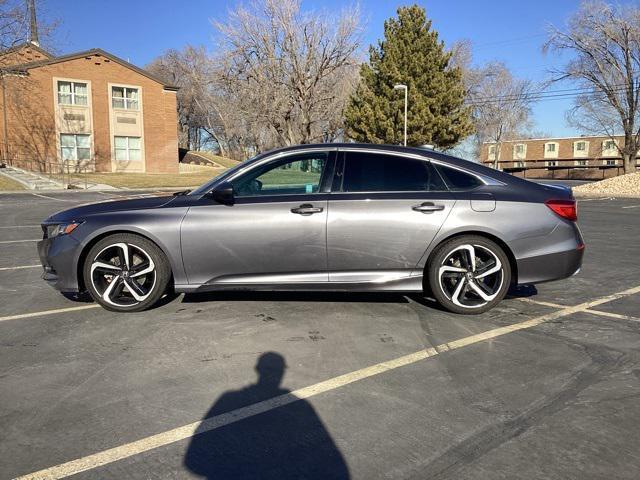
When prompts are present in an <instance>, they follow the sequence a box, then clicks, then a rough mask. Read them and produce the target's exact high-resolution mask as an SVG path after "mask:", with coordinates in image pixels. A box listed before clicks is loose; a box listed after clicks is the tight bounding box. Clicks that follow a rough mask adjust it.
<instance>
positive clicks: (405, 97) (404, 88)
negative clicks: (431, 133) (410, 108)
mask: <svg viewBox="0 0 640 480" xmlns="http://www.w3.org/2000/svg"><path fill="white" fill-rule="evenodd" d="M393 89H394V90H404V146H405V147H406V146H407V104H408V98H407V97H408V95H407V93H408V91H409V88H408V87H407V86H406V85H403V84H401V83H399V84H397V85H394V86H393Z"/></svg>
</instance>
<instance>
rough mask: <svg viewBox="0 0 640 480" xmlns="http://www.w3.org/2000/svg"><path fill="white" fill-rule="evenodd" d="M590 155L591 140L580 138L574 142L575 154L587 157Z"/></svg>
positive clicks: (575, 155)
mask: <svg viewBox="0 0 640 480" xmlns="http://www.w3.org/2000/svg"><path fill="white" fill-rule="evenodd" d="M588 155H589V142H587V141H586V140H578V141H577V142H573V156H574V157H578V158H585V157H587V156H588Z"/></svg>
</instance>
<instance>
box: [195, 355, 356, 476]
mask: <svg viewBox="0 0 640 480" xmlns="http://www.w3.org/2000/svg"><path fill="white" fill-rule="evenodd" d="M255 368H256V371H257V373H258V381H257V382H256V383H255V384H251V385H248V386H246V387H244V388H242V389H240V390H235V391H229V392H225V393H223V394H222V395H221V396H220V397H219V398H218V399H217V400H216V402H215V403H214V404H213V406H212V407H211V409H210V410H209V411H208V412H207V414H206V415H205V417H204V420H203V422H205V423H203V425H205V424H206V422H207V419H209V420H208V421H209V422H211V420H210V419H211V418H212V417H216V416H219V415H222V414H224V413H227V412H230V411H232V410H236V409H239V408H242V407H248V406H250V405H254V404H256V403H258V402H263V401H267V400H269V399H273V398H275V397H280V396H285V397H286V396H288V395H292V394H291V392H290V391H289V390H287V389H284V388H282V387H281V386H280V384H281V382H282V378H283V377H284V372H285V368H286V365H285V360H284V357H283V356H282V355H280V354H278V353H274V352H268V353H264V354H263V355H261V356H260V358H259V359H258V362H257V364H256V367H255ZM293 400H294V401H291V399H290V398H289V399H287V402H290V403H288V404H286V405H283V406H280V407H277V408H274V409H272V410H268V411H265V412H264V413H260V414H257V415H254V416H251V417H249V418H245V419H243V420H240V421H237V422H235V423H231V424H228V425H225V426H223V427H220V428H214V429H208V428H206V427H205V428H204V430H207V429H208V430H209V431H203V432H201V433H197V434H196V435H195V436H194V437H193V438H192V440H191V443H190V444H189V447H188V449H187V453H186V455H185V458H184V465H185V466H186V467H187V468H188V469H189V470H190V471H191V472H193V473H194V474H197V475H199V476H201V477H204V478H207V479H249V478H251V479H256V478H260V479H289V478H296V479H298V478H304V479H318V480H319V479H348V478H349V470H348V467H347V464H346V462H345V460H344V457H343V456H342V454H341V453H340V451H339V450H338V447H337V446H336V445H335V443H334V442H333V439H332V438H331V435H330V434H329V432H328V431H327V430H326V428H325V427H324V424H323V423H322V420H320V417H318V415H317V413H316V412H315V410H314V408H313V407H312V406H311V404H309V403H308V402H307V401H305V400H301V399H293Z"/></svg>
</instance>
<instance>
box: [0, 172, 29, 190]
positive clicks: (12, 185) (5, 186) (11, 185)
mask: <svg viewBox="0 0 640 480" xmlns="http://www.w3.org/2000/svg"><path fill="white" fill-rule="evenodd" d="M24 189H25V188H24V185H22V184H21V183H18V182H16V181H14V180H11V179H10V178H9V177H5V176H4V175H0V191H1V190H5V191H8V190H24Z"/></svg>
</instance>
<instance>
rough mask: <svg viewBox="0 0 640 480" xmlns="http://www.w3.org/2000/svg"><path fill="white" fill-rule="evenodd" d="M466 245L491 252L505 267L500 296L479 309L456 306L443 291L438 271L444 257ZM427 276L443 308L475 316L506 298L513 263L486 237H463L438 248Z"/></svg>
mask: <svg viewBox="0 0 640 480" xmlns="http://www.w3.org/2000/svg"><path fill="white" fill-rule="evenodd" d="M465 244H471V245H480V246H482V247H484V248H487V249H489V250H491V251H492V252H493V253H494V254H495V255H496V256H497V257H498V259H499V260H500V262H501V263H502V266H503V276H504V278H503V282H502V286H501V287H500V291H499V292H498V295H497V296H496V298H494V299H493V300H491V301H490V302H488V303H487V304H486V305H483V306H482V307H478V308H465V307H460V306H458V305H456V304H455V303H453V302H452V301H451V300H450V299H449V298H448V297H447V296H446V295H445V293H444V292H443V291H442V288H441V287H440V278H439V274H438V270H439V268H440V266H441V265H442V262H443V261H444V260H445V258H444V257H445V256H446V255H447V254H448V253H449V252H451V251H452V250H454V249H455V248H456V247H459V246H460V245H465ZM427 276H428V287H429V289H430V293H431V294H432V295H433V297H434V298H435V299H436V301H437V302H438V303H439V304H440V305H441V306H442V307H444V308H445V309H447V310H449V311H450V312H453V313H459V314H463V315H475V314H479V313H483V312H486V311H487V310H491V309H492V308H493V307H495V306H496V305H497V304H498V303H500V302H501V301H502V299H503V298H504V297H505V295H506V294H507V292H508V291H509V287H510V285H511V263H510V261H509V257H508V256H507V254H506V253H505V251H504V250H503V249H502V247H500V246H499V245H498V244H497V243H495V242H494V241H492V240H489V239H488V238H486V237H481V236H477V235H462V236H460V237H456V238H453V239H451V240H448V241H446V242H444V243H443V244H441V245H440V246H438V247H437V249H436V251H435V252H434V254H433V256H432V257H431V259H430V261H429V264H428V265H427Z"/></svg>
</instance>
